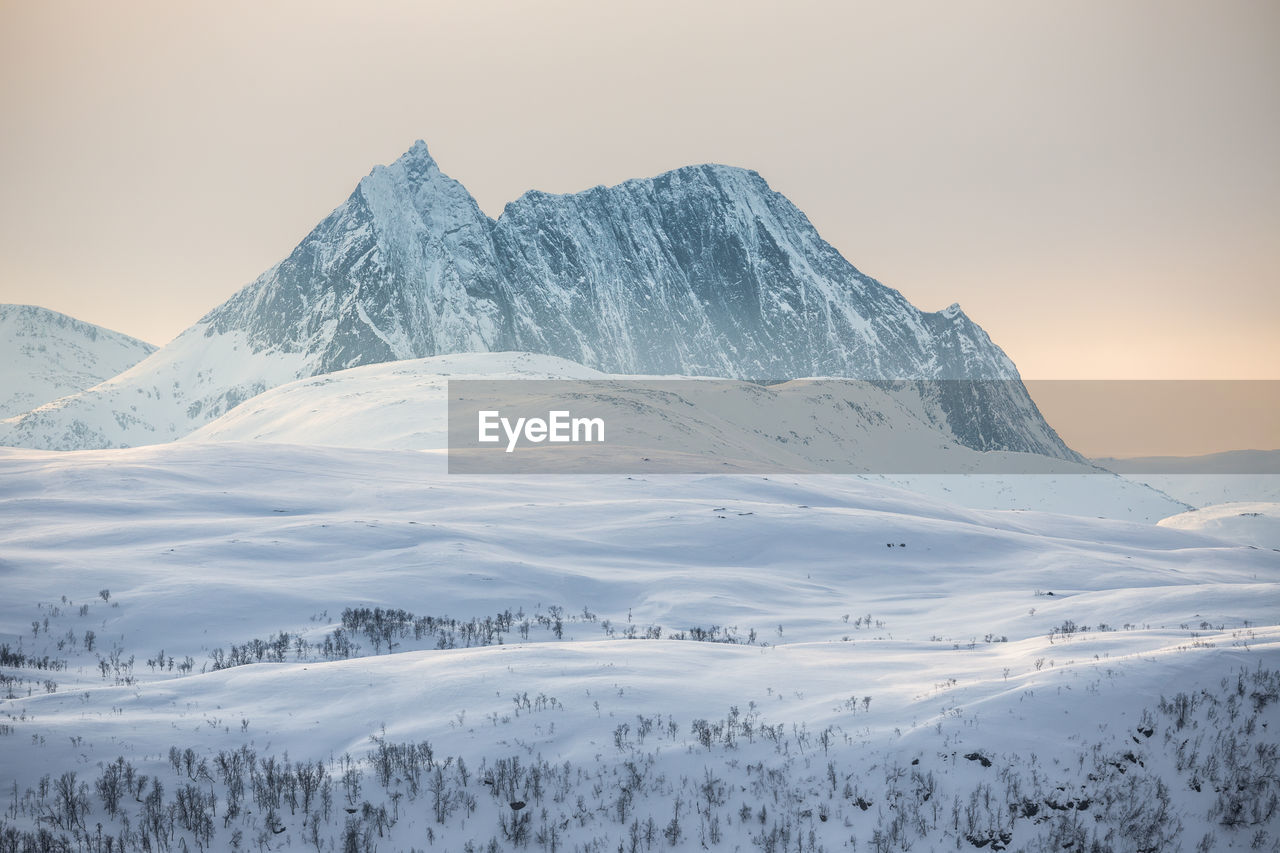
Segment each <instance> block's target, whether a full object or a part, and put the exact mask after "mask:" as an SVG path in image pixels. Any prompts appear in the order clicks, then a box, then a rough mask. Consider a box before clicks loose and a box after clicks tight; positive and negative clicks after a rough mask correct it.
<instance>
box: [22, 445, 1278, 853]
mask: <svg viewBox="0 0 1280 853" xmlns="http://www.w3.org/2000/svg"><path fill="white" fill-rule="evenodd" d="M1099 482H1100V481H1099ZM0 555H2V556H0V560H2V561H3V562H0V572H2V573H3V578H4V585H5V594H4V596H3V597H2V598H0V652H2V656H0V673H3V675H4V679H5V681H4V684H3V688H4V690H5V691H6V695H7V696H8V697H9V698H7V699H5V700H3V701H0V792H3V804H2V806H0V807H2V808H3V812H2V813H0V823H2V826H0V849H4V850H11V849H16V850H22V849H24V847H23V846H22V845H23V844H26V843H27V842H28V841H30V842H31V843H33V844H38V843H40V842H41V837H40V833H46V834H47V835H46V836H45V838H44V841H47V842H48V843H49V844H50V845H56V843H57V839H60V838H65V839H68V844H69V846H70V847H71V849H76V848H77V847H81V848H83V849H95V850H105V849H116V850H119V849H124V850H141V849H151V850H181V849H184V848H185V849H187V850H197V849H206V850H232V849H236V848H240V849H250V848H253V849H261V850H267V849H270V850H320V851H328V850H350V849H354V850H374V849H377V850H384V851H385V850H431V849H440V850H446V849H447V850H468V849H469V850H477V851H478V850H524V849H529V850H547V851H550V850H553V849H554V850H566V851H567V850H574V849H577V850H600V851H605V850H609V851H612V850H616V849H619V847H621V848H622V849H624V850H701V849H704V848H706V849H712V850H717V849H722V850H735V849H739V850H752V849H759V850H777V851H782V850H803V851H809V850H813V851H817V850H832V851H833V850H844V849H852V850H903V849H908V848H911V849H916V850H922V849H926V850H932V849H961V850H966V849H1006V848H1008V849H1022V850H1062V849H1072V850H1087V849H1091V848H1090V845H1091V844H1093V843H1094V842H1096V843H1097V844H1098V845H1099V847H1098V848H1097V849H1111V850H1139V849H1148V850H1150V849H1157V850H1163V849H1178V848H1179V847H1180V848H1181V849H1183V850H1193V849H1201V850H1223V849H1232V848H1240V849H1248V848H1250V846H1251V845H1253V846H1257V845H1258V844H1261V845H1262V846H1264V847H1266V846H1267V845H1271V844H1273V843H1274V841H1275V839H1276V838H1277V837H1278V833H1280V815H1278V810H1277V799H1278V798H1280V781H1278V780H1280V773H1278V772H1277V771H1278V769H1280V768H1278V767H1277V761H1278V760H1280V758H1278V756H1277V751H1276V749H1275V732H1276V731H1277V726H1278V725H1280V554H1277V553H1276V552H1274V551H1269V550H1263V549H1258V548H1248V547H1236V546H1228V545H1226V544H1225V543H1223V542H1222V541H1221V540H1218V539H1213V538H1210V537H1206V536H1203V535H1199V534H1196V533H1189V532H1185V531H1180V530H1174V529H1167V528H1164V527H1158V526H1153V525H1148V524H1131V523H1125V522H1119V521H1106V520H1097V519H1085V518H1080V517H1067V516H1057V515H1050V514H1045V513H1037V512H1021V513H1008V512H983V511H974V510H967V509H962V508H960V507H957V506H955V505H954V504H947V503H944V502H941V501H935V500H931V499H929V498H922V497H921V496H919V495H917V494H911V493H908V492H903V491H898V490H896V489H893V488H891V487H888V486H885V485H883V484H879V483H872V482H867V481H864V480H857V479H854V478H837V477H821V476H807V477H769V478H763V477H747V476H738V477H723V476H721V477H693V476H691V477H660V478H651V479H646V478H640V477H637V478H626V477H536V478H535V477H530V478H501V477H476V478H459V477H449V476H447V475H444V474H441V473H440V472H439V470H438V465H437V464H436V462H435V460H432V459H431V458H430V457H429V456H427V455H425V454H421V453H412V452H395V451H372V450H355V449H345V450H339V449H319V448H303V447H296V446H287V445H271V444H252V443H243V444H216V443H205V444H200V443H191V444H173V445H164V446H157V447H149V448H140V449H134V450H116V451H92V452H76V453H61V454H59V453H45V452H39V451H25V450H2V451H0ZM106 837H111V838H112V839H113V841H112V847H111V848H108V847H107V846H106V842H105V840H104V839H105V838H106ZM77 839H78V840H77ZM51 849H57V847H56V846H53V847H51Z"/></svg>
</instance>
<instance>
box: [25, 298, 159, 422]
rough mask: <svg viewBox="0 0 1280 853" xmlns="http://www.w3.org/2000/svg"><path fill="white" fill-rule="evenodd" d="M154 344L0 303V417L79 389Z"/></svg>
mask: <svg viewBox="0 0 1280 853" xmlns="http://www.w3.org/2000/svg"><path fill="white" fill-rule="evenodd" d="M154 351H155V347H153V346H152V345H151V344H149V343H146V342H144V341H140V340H138V339H137V338H131V337H129V336H128V335H122V334H120V333H119V332H113V331H111V330H110V329H104V328H102V327H101V326H95V325H93V324H92V323H85V322H83V321H81V320H77V319H75V318H73V317H68V316H67V315H66V314H60V313H58V312H57V311H50V310H48V309H46V308H38V307H36V306H34V305H0V418H7V417H10V416H12V415H17V414H21V413H23V412H27V411H30V410H31V409H34V408H36V407H37V406H41V405H43V404H45V403H48V402H50V401H51V400H56V399H58V398H59V397H65V396H66V395H67V394H73V393H75V392H76V391H83V390H84V389H86V388H89V387H92V386H94V385H97V384H98V383H99V382H101V381H102V380H104V379H109V378H111V377H112V376H115V375H116V374H117V373H120V372H122V371H125V370H128V369H129V368H130V367H133V365H135V364H137V363H138V362H139V361H141V360H142V359H144V358H146V357H147V356H148V355H150V354H151V353H152V352H154Z"/></svg>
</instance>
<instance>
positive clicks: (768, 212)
mask: <svg viewBox="0 0 1280 853" xmlns="http://www.w3.org/2000/svg"><path fill="white" fill-rule="evenodd" d="M505 350H526V351H532V352H538V353H544V354H548V355H555V356H560V357H563V358H568V359H570V360H572V361H575V362H578V363H580V364H583V365H585V366H587V367H592V368H596V369H600V370H604V371H608V372H613V373H643V374H687V375H701V376H722V377H725V378H744V379H789V378H797V377H806V376H848V377H859V378H889V379H947V378H971V379H979V378H981V379H997V380H1007V381H1003V382H992V383H990V384H988V385H983V386H979V387H978V388H977V390H976V391H975V392H974V394H973V395H972V398H956V399H950V398H945V399H943V400H942V401H941V405H942V407H943V409H944V410H945V412H946V415H947V418H948V420H949V422H950V427H951V431H952V433H953V434H954V435H955V436H956V438H957V439H958V441H959V442H960V443H961V444H963V445H965V446H967V447H971V448H974V449H978V450H991V449H1003V450H1013V451H1020V452H1023V451H1025V452H1033V453H1040V454H1044V455H1048V456H1053V457H1059V458H1067V459H1076V458H1078V457H1076V455H1075V454H1074V453H1073V452H1072V451H1071V450H1070V449H1068V448H1067V447H1066V446H1065V445H1064V444H1063V443H1062V441H1061V440H1060V439H1059V438H1058V436H1057V434H1056V433H1054V431H1053V430H1052V429H1051V428H1050V427H1049V426H1048V425H1047V424H1046V423H1045V422H1044V419H1043V418H1042V417H1041V416H1040V413H1039V411H1038V410H1037V409H1036V407H1035V404H1034V403H1033V402H1032V401H1031V398H1030V397H1029V396H1028V395H1027V393H1026V390H1025V389H1024V388H1023V387H1022V384H1021V382H1020V380H1019V379H1018V374H1017V370H1016V369H1015V368H1014V365H1013V363H1012V362H1011V361H1010V360H1009V359H1008V358H1007V357H1006V356H1005V354H1004V353H1003V352H1002V351H1001V350H1000V348H999V347H997V346H996V345H995V344H994V343H992V342H991V340H990V339H989V338H988V337H987V335H986V333H985V332H983V331H982V329H980V328H979V327H978V326H977V325H975V324H974V323H973V322H972V321H970V320H969V318H968V317H966V316H965V314H964V313H963V312H962V311H961V310H960V308H959V306H955V305H953V306H951V307H950V308H948V309H946V310H944V311H941V312H937V313H928V312H922V311H920V310H919V309H917V308H915V307H914V306H912V305H911V304H910V303H908V302H907V301H906V299H904V298H903V297H902V295H901V294H900V293H898V292H897V291H895V290H892V289H890V288H887V287H885V286H884V285H882V284H880V283H879V282H877V281H875V280H874V279H871V278H869V277H867V276H865V275H863V274H862V273H861V272H859V271H858V270H857V269H855V268H854V267H853V266H852V265H851V264H850V263H849V262H848V261H846V260H845V259H844V258H843V257H841V256H840V254H839V253H838V252H836V250H835V249H834V248H832V247H831V246H830V245H829V244H827V243H826V242H825V241H824V240H822V238H821V237H820V236H819V235H818V233H817V231H816V230H815V229H814V228H813V226H812V225H811V224H810V223H809V221H808V219H807V218H806V217H805V215H804V214H803V213H802V212H801V211H799V210H798V209H797V208H796V207H795V206H794V205H792V204H791V203H790V202H789V201H788V200H787V199H786V198H784V197H783V196H782V195H780V194H778V193H776V192H774V191H773V190H771V189H770V188H769V186H768V184H766V183H765V181H764V180H763V179H762V178H761V177H760V176H759V175H758V174H756V173H754V172H750V171H747V170H743V169H735V168H730V167H726V166H693V167H688V168H685V169H678V170H676V171H673V172H669V173H667V174H664V175H660V176H658V177H655V178H649V179H643V180H634V181H628V182H626V183H623V184H621V185H619V186H616V187H607V188H606V187H597V188H595V189H592V190H588V191H586V192H583V193H578V194H575V195H564V196H555V195H548V194H546V193H537V192H531V193H527V194H525V195H524V196H522V197H521V198H520V199H517V200H516V201H514V202H512V203H511V204H509V205H508V206H507V208H506V209H505V210H504V212H503V214H502V215H501V216H500V217H499V218H498V219H497V220H496V221H494V220H490V219H489V218H488V217H486V216H485V215H484V214H483V213H482V212H481V211H480V209H479V207H478V206H477V205H476V203H475V201H474V199H472V197H471V195H470V194H469V193H468V192H467V191H466V189H465V188H464V187H463V186H462V185H461V184H459V183H458V182H456V181H454V180H452V179H451V178H449V177H447V176H445V175H444V174H443V173H442V172H441V171H440V169H439V167H438V166H437V165H436V163H435V161H434V160H433V159H432V157H431V155H430V154H429V153H428V152H427V148H426V146H425V145H423V144H422V143H418V144H416V145H415V146H413V148H411V149H410V150H409V151H408V152H407V153H406V154H405V155H404V156H403V157H401V158H400V159H399V160H397V161H396V162H395V163H393V164H391V165H390V166H386V167H382V166H379V167H377V168H375V169H374V170H373V171H372V172H371V173H370V174H369V175H368V176H367V177H365V178H364V179H363V180H361V181H360V183H359V185H358V186H357V187H356V190H355V192H353V193H352V195H351V196H350V198H348V199H347V201H346V202H344V203H343V204H342V205H340V206H339V207H338V208H336V209H335V210H334V211H333V213H332V214H330V216H329V217H327V218H326V219H325V220H324V221H323V222H321V223H320V224H319V225H318V226H316V228H315V229H314V230H313V231H312V232H311V234H309V235H308V236H307V237H306V238H305V239H304V240H303V241H302V242H301V243H300V244H299V245H298V246H297V247H296V248H295V249H294V250H293V252H292V253H291V254H290V255H289V256H288V257H287V258H286V259H285V260H283V261H281V262H280V263H279V264H277V265H276V266H275V267H273V268H272V269H270V270H268V271H267V272H266V273H264V274H263V275H262V276H261V277H260V278H259V279H258V280H257V281H255V282H254V283H253V284H251V285H249V286H248V287H246V288H245V289H244V290H242V291H240V292H239V293H238V294H236V295H235V296H234V297H232V298H231V299H230V300H228V301H227V302H226V303H224V304H223V305H221V306H219V307H218V308H215V309H214V310H213V311H211V312H210V313H209V314H208V315H207V316H205V317H204V318H203V319H202V320H201V321H200V322H199V323H197V324H196V325H194V326H192V327H191V328H189V329H187V330H186V331H185V332H183V333H182V334H181V335H179V336H178V337H177V338H176V339H175V340H174V341H173V342H172V343H170V344H169V345H168V346H166V347H165V348H164V349H163V350H161V351H159V352H157V353H155V354H154V355H152V356H151V357H150V358H148V359H147V360H146V361H144V362H143V363H141V364H139V365H137V366H136V367H135V368H133V369H132V370H130V371H129V372H127V373H125V374H122V375H121V376H119V377H116V378H115V379H113V380H112V381H110V382H107V383H104V384H103V385H102V386H101V387H97V388H94V389H92V390H91V391H85V392H82V393H80V394H77V395H74V396H71V397H67V398H64V399H62V400H59V401H57V402H56V403H54V404H52V405H50V406H48V407H45V408H43V409H41V410H40V411H39V412H34V413H31V414H29V415H26V416H23V417H22V418H19V419H18V420H16V421H14V422H9V423H5V424H2V425H0V444H7V445H14V446H25V447H41V448H50V449H77V448H94V447H116V446H132V445H140V444H148V443H154V442H162V441H170V440H173V439H175V438H178V437H180V436H182V435H185V434H187V433H189V432H191V431H192V430H194V429H196V428H197V427H199V426H201V425H203V424H205V423H208V422H209V421H212V420H214V419H215V418H217V417H219V416H221V415H222V414H224V413H226V412H228V411H230V410H231V409H233V408H234V407H235V406H236V405H238V404H239V403H241V402H243V401H244V400H246V399H249V398H250V397H253V396H255V395H257V394H260V393H262V392H263V391H265V390H267V389H269V388H273V387H275V386H277V385H281V384H284V383H285V382H289V381H291V380H294V379H299V378H305V377H309V376H314V375H317V374H322V373H328V372H331V371H334V370H339V369H343V368H349V367H356V366H361V365H368V364H374V363H380V362H387V361H392V360H397V359H411V358H422V357H427V356H433V355H439V354H448V353H459V352H477V351H505Z"/></svg>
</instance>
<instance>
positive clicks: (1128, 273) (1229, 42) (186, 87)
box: [0, 0, 1280, 379]
mask: <svg viewBox="0 0 1280 853" xmlns="http://www.w3.org/2000/svg"><path fill="white" fill-rule="evenodd" d="M0 77H2V79H3V86H2V87H0V120H2V121H3V123H4V132H3V134H0V184H2V185H3V187H4V193H3V197H0V302H27V303H34V304H38V305H43V306H45V307H48V308H53V309H56V310H59V311H63V312H65V313H68V314H71V315H73V316H76V317H79V318H81V319H84V320H88V321H90V322H94V323H99V324H101V325H104V326H108V327H110V328H114V329H118V330H120V331H124V332H127V333H129V334H133V335H136V336H138V337H141V338H144V339H146V340H149V341H151V342H153V343H157V344H163V343H166V342H167V341H168V340H169V339H171V338H172V337H173V336H174V335H176V334H177V333H178V332H179V331H181V330H182V329H183V328H185V327H187V326H188V325H190V324H191V323H193V322H195V321H196V320H197V319H199V317H200V316H201V315H203V314H204V313H205V312H207V311H208V310H210V309H211V308H213V307H214V306H215V305H217V304H219V303H220V302H222V301H223V300H225V299H226V298H228V297H229V296H231V295H232V294H233V293H234V292H235V291H237V290H238V289H240V288H241V287H243V286H244V285H246V284H248V283H249V282H250V281H252V280H253V279H254V278H256V277H257V276H258V275H259V274H260V273H261V272H262V271H263V270H265V269H267V268H268V267H269V266H271V265H272V264H274V263H275V262H276V261H278V260H279V259H281V258H282V257H284V256H285V255H287V254H288V253H289V251H290V250H291V249H292V247H293V246H294V245H295V244H296V243H297V242H298V241H299V240H300V239H301V238H302V237H303V236H304V235H305V234H306V233H307V232H308V231H309V230H310V229H311V228H312V227H313V226H314V225H315V224H316V223H317V222H319V221H320V220H321V219H322V218H323V217H324V216H325V215H326V214H327V213H328V212H329V211H330V210H331V209H332V208H334V207H335V206H337V205H338V204H340V203H341V202H342V201H343V200H345V198H346V197H347V195H349V193H350V192H351V190H352V189H353V188H354V186H355V184H356V182H357V181H358V180H359V179H360V178H361V177H362V176H363V175H365V174H366V173H367V172H368V171H369V170H370V168H372V166H373V165H374V164H376V163H386V162H389V161H391V160H393V159H395V158H396V157H398V156H399V155H400V154H401V153H402V152H403V151H404V150H405V149H407V148H408V147H409V146H410V145H411V144H412V143H413V141H414V140H415V139H418V138H422V139H425V140H426V141H427V143H428V145H429V146H430V148H431V151H432V153H433V155H434V156H435V157H436V159H437V161H438V162H439V163H440V165H441V168H442V169H443V170H444V171H445V172H446V173H448V174H449V175H451V176H453V177H455V178H457V179H458V180H460V181H461V182H462V183H463V184H464V185H465V186H467V187H468V189H470V190H471V192H472V193H473V194H474V195H475V196H476V198H477V200H478V201H479V203H480V205H481V207H482V208H484V210H485V211H486V212H487V213H489V214H490V215H492V216H496V215H497V214H498V213H500V212H501V210H502V207H503V205H504V204H505V203H506V202H508V201H510V200H512V199H514V198H516V197H517V196H519V195H520V194H521V193H522V192H524V191H525V190H527V189H541V190H546V191H551V192H572V191H577V190H581V189H585V188H587V187H590V186H593V185H596V184H613V183H617V182H619V181H622V180H625V179H627V178H630V177H640V176H647V175H653V174H657V173H659V172H662V171H665V170H667V169H671V168H675V167H678V166H681V165H686V164H690V163H699V162H721V163H729V164H732V165H738V166H746V167H749V168H753V169H756V170H758V171H759V172H760V173H761V174H762V175H763V176H764V177H765V178H766V179H767V180H768V181H769V182H770V184H771V185H772V186H773V188H774V189H776V190H779V191H781V192H783V193H785V194H786V195H787V196H788V197H790V198H791V200H792V201H794V202H795V203H796V204H797V205H798V206H799V207H800V208H801V209H802V210H804V211H805V212H806V213H807V214H808V216H809V218H810V219H811V220H812V222H813V223H814V225H815V226H816V227H817V228H818V230H819V231H820V232H821V233H822V235H823V236H824V237H825V238H826V239H827V240H828V241H830V242H831V243H832V244H833V245H835V246H836V248H838V249H839V250H840V251H841V252H842V253H843V254H844V255H845V257H847V258H848V259H849V260H850V261H851V262H852V263H854V265H856V266H857V267H859V269H861V270H863V271H864V272H866V273H868V274H870V275H872V276H875V277H876V278H878V279H880V280H881V281H883V282H884V283H885V284H887V285H889V286H891V287H894V288H897V289H898V290H900V291H902V293H903V294H905V295H906V296H907V298H908V299H910V300H911V301H912V302H914V303H915V304H916V305H918V306H920V307H922V308H925V309H927V310H937V309H940V308H943V307H945V306H946V305H948V304H950V303H951V302H960V303H961V304H962V305H963V306H964V308H965V310H966V312H967V313H969V315H970V316H971V317H973V319H974V320H976V321H977V322H978V323H980V324H981V325H982V326H983V327H984V328H985V329H986V330H987V331H988V332H989V333H990V334H991V336H992V338H993V339H994V340H995V341H996V342H997V343H998V344H1000V345H1001V346H1002V347H1004V349H1005V350H1006V352H1008V353H1009V355H1010V356H1011V357H1012V358H1013V359H1014V361H1015V362H1016V363H1017V364H1018V366H1019V368H1020V370H1021V371H1022V374H1023V375H1024V376H1025V377H1029V378H1035V379H1054V378H1070V379H1093V378H1151V379H1161V378H1179V379H1200V378H1233V379H1248V378H1280V334H1277V317H1278V316H1280V286H1278V285H1280V281H1277V270H1278V269H1280V4H1277V3H1275V2H1270V0H1263V1H1262V2H1235V0H1230V1H1229V2H1224V3H1214V4H1211V3H1204V2H1180V0H1159V2H1155V1H1154V0H1141V2H1115V0H1106V2H1100V0H1082V2H1073V3H1052V4H1051V3H1026V2H1022V0H1000V2H971V3H950V2H945V3H944V2H932V3H921V2H903V3H894V4H884V3H875V4H872V3H859V2H852V3H851V2H803V0H801V2H792V3H787V4H776V3H759V2H742V0H735V2H707V3H687V2H667V0H656V2H647V3H643V4H621V3H600V2H554V1H553V0H548V2H536V3H508V2H497V0H489V2H475V0H467V2H384V3H375V4H359V5H357V4H354V3H341V4H339V3H322V2H271V3H262V2H218V3H206V2H191V3H170V2H132V0H124V1H123V2H113V3H96V2H58V0H54V2H45V3H16V2H8V0H0Z"/></svg>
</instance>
